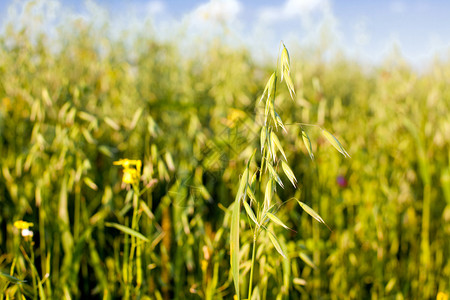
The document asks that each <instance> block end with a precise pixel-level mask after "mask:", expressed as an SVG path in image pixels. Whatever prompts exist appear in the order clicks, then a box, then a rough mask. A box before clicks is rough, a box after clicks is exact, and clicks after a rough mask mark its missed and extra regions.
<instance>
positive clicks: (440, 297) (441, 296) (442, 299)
mask: <svg viewBox="0 0 450 300" xmlns="http://www.w3.org/2000/svg"><path fill="white" fill-rule="evenodd" d="M436 300H448V294H447V293H444V292H439V293H438V294H437V296H436Z"/></svg>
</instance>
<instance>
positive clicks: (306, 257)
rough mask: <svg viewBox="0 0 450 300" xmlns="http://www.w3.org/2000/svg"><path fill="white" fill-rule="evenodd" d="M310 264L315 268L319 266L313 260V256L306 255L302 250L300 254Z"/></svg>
mask: <svg viewBox="0 0 450 300" xmlns="http://www.w3.org/2000/svg"><path fill="white" fill-rule="evenodd" d="M298 256H299V257H300V258H301V259H302V260H303V261H304V262H305V263H306V264H307V265H308V266H310V267H311V268H313V269H316V268H317V266H316V265H315V264H314V262H313V261H312V260H311V258H310V257H309V256H308V255H306V254H305V253H303V252H300V254H299V255H298Z"/></svg>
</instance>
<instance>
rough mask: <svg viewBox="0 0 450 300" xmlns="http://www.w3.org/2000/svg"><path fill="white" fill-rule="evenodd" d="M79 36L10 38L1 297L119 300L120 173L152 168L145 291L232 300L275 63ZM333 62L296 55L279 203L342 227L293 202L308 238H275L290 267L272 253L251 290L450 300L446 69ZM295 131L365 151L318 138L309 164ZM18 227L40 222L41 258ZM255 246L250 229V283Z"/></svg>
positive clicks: (2, 111) (214, 50) (4, 53)
mask: <svg viewBox="0 0 450 300" xmlns="http://www.w3.org/2000/svg"><path fill="white" fill-rule="evenodd" d="M71 26H73V27H72V30H71V31H70V33H68V32H61V34H60V35H59V36H58V37H57V38H56V39H55V38H52V39H50V38H49V37H48V36H46V35H45V34H41V35H39V36H38V37H36V36H33V37H31V35H30V34H29V32H28V30H27V29H26V28H23V29H13V27H10V28H9V29H8V30H6V31H5V32H4V34H3V35H2V36H0V168H1V172H0V206H1V210H0V227H1V230H0V271H1V272H2V276H0V288H1V289H2V290H1V291H2V292H3V293H4V295H3V296H0V298H1V299H5V297H6V299H13V298H14V296H17V295H25V296H26V297H27V298H33V297H41V298H42V295H44V296H45V297H47V298H48V299H63V298H65V299H70V298H72V299H87V298H105V299H111V298H112V299H119V298H121V297H122V296H123V293H124V288H125V281H124V278H123V276H122V268H123V266H124V263H125V262H124V260H125V259H126V257H125V255H124V251H126V249H125V248H126V245H127V243H128V238H127V237H126V235H125V234H124V233H123V232H121V231H118V230H116V229H114V228H111V227H107V226H105V224H106V223H107V222H114V223H120V224H124V225H127V222H129V218H130V215H131V213H132V212H131V210H130V208H131V206H132V205H131V192H128V191H127V190H126V189H125V190H124V189H122V184H121V170H120V168H117V167H115V166H113V162H114V161H116V160H118V159H121V158H129V159H140V160H142V161H143V178H144V181H146V182H150V181H151V180H152V179H156V180H157V181H156V182H155V181H152V182H153V185H152V187H151V189H149V190H148V191H146V192H145V193H144V194H143V195H142V201H143V202H144V203H145V206H144V208H142V209H141V210H140V211H139V214H140V215H141V219H140V228H139V231H140V232H141V233H142V234H143V235H144V236H146V237H147V238H148V239H149V240H150V242H148V243H146V246H145V247H144V249H145V250H144V252H143V253H142V266H141V267H142V272H143V278H144V282H143V283H142V285H141V286H140V287H139V291H137V292H136V294H135V296H136V297H141V298H142V299H179V298H188V299H222V298H223V299H231V298H232V295H233V293H234V287H233V283H232V279H231V275H230V266H229V264H230V259H229V238H228V237H229V227H230V226H229V223H230V211H229V209H228V207H229V205H230V204H231V203H232V202H233V199H234V196H235V194H236V192H237V188H238V182H239V174H242V171H243V169H244V168H245V160H246V159H247V158H248V157H249V156H250V154H251V153H252V151H253V149H255V148H257V147H259V131H258V130H259V129H258V128H259V126H260V124H261V117H260V116H261V114H262V112H261V107H260V106H258V104H257V100H258V99H259V97H260V96H261V94H262V91H263V90H264V85H265V82H266V81H267V79H268V77H269V76H270V73H271V71H272V70H273V69H274V68H275V62H272V61H268V62H267V63H260V62H258V63H257V62H255V61H254V60H253V59H252V51H258V50H257V49H243V48H237V47H230V46H229V45H227V44H225V43H221V42H220V40H213V41H207V42H205V44H202V46H201V50H199V51H198V52H196V53H193V54H191V55H188V56H187V55H183V49H182V47H181V45H179V44H177V43H176V42H161V41H158V40H156V39H153V38H152V37H151V36H139V37H136V38H135V39H134V40H133V41H132V44H131V45H130V44H129V43H128V42H127V43H125V42H121V40H120V39H115V40H113V39H108V38H106V37H105V36H106V35H105V34H104V32H103V31H102V30H101V29H98V28H93V27H92V26H90V25H89V24H88V23H84V22H78V23H73V24H71ZM55 40H56V41H57V42H58V47H55V44H54V43H55ZM129 40H130V38H129V37H128V38H127V41H129ZM287 46H288V48H289V45H287ZM130 49H132V50H130ZM320 51H324V49H322V50H320V49H318V50H317V53H316V54H315V55H311V54H308V53H309V52H302V51H301V50H300V49H295V48H294V49H291V64H292V67H291V72H292V73H291V76H292V78H293V80H294V85H295V88H296V92H297V95H296V101H295V102H293V101H287V100H288V98H289V93H288V91H287V90H286V89H285V88H284V87H283V88H282V89H281V94H280V96H279V97H280V98H284V99H286V100H285V101H278V102H277V103H279V106H278V107H277V110H278V111H279V112H280V114H281V115H282V119H283V120H284V121H285V123H286V124H291V125H287V130H288V132H287V133H285V134H283V137H282V138H281V139H280V140H281V141H282V143H283V147H284V149H285V152H286V154H287V156H288V157H289V160H290V166H291V167H292V168H293V171H294V173H295V174H296V176H297V178H298V179H299V188H298V189H296V190H294V189H293V188H292V187H290V186H289V185H288V184H286V187H285V189H284V190H280V191H279V199H278V201H280V202H281V201H285V200H287V199H289V198H291V197H293V196H295V197H297V198H299V199H300V200H301V201H303V202H305V203H307V204H308V205H310V206H311V207H313V208H314V209H315V210H316V211H317V212H319V213H320V215H321V216H322V218H323V219H324V220H325V221H326V222H327V224H328V225H329V226H330V228H331V231H329V230H328V229H327V228H326V227H324V226H321V225H320V224H318V223H317V222H314V221H313V220H312V219H311V218H310V217H309V216H308V215H306V214H305V213H303V212H302V211H301V210H300V209H298V208H297V209H293V208H294V207H297V206H296V205H297V204H296V203H293V202H288V203H287V204H286V205H284V206H282V208H281V210H282V211H284V212H285V213H283V214H280V215H279V217H280V218H282V221H283V222H284V223H285V224H287V225H288V226H289V227H291V228H293V229H294V230H296V231H297V232H288V231H281V230H280V232H279V233H278V232H277V236H278V237H279V239H280V243H281V244H282V247H283V248H284V249H286V251H285V252H286V253H288V255H287V256H288V259H286V260H284V259H283V258H282V257H281V256H280V255H278V253H277V252H276V251H275V249H273V247H272V245H271V244H270V242H267V243H261V245H260V249H258V251H257V261H258V265H257V269H256V274H255V275H254V276H255V279H256V282H257V287H256V288H257V289H258V292H255V293H254V295H255V297H261V298H262V299H275V298H277V299H434V298H436V295H437V293H438V292H439V291H441V292H443V293H447V295H448V293H449V290H450V282H449V281H450V279H449V278H450V259H449V258H450V243H449V241H450V118H449V115H450V89H448V86H449V83H450V82H449V79H450V64H449V63H448V62H446V63H442V62H440V63H436V64H434V65H432V66H430V68H428V69H427V70H426V71H424V72H422V73H417V72H415V71H413V70H412V69H411V68H409V67H408V65H407V64H406V63H404V62H403V60H402V59H401V57H398V56H393V57H392V58H390V59H388V60H386V62H385V64H382V65H380V66H378V67H376V68H374V69H371V70H370V71H367V70H366V69H365V68H363V67H362V66H360V65H358V64H356V63H354V62H352V61H350V60H347V59H345V58H342V57H335V58H334V59H331V60H330V59H323V58H322V57H323V56H321V55H320ZM311 56H313V57H314V59H311ZM297 122H302V123H309V124H317V125H320V126H323V127H324V128H327V129H329V130H330V131H331V132H333V133H334V134H335V135H336V136H337V137H338V138H339V139H340V141H341V142H342V143H343V144H344V146H345V147H346V149H347V151H348V152H349V154H350V155H351V156H352V158H351V159H345V158H343V157H342V156H341V155H339V153H337V152H336V151H334V149H332V146H330V145H329V144H328V143H326V142H325V140H324V139H323V137H321V136H320V132H319V131H316V129H315V128H314V127H305V128H306V129H307V131H308V134H309V135H310V137H311V139H312V144H313V149H314V153H315V157H316V159H315V161H311V160H310V158H309V155H308V153H307V151H306V149H305V148H304V146H303V141H302V138H301V131H300V127H299V126H296V125H294V123H297ZM283 180H284V181H287V178H283ZM145 207H147V208H148V209H145ZM17 220H25V221H28V222H33V223H34V226H33V227H32V228H31V229H32V230H33V232H34V236H33V242H34V244H32V245H31V247H30V248H26V247H25V246H26V244H24V241H23V238H22V237H21V236H20V233H19V232H18V230H17V229H16V228H14V226H13V224H14V222H15V221H17ZM242 220H246V218H244V217H242ZM243 223H246V224H242V226H248V224H247V223H248V222H247V221H245V222H244V221H243ZM128 225H129V224H128ZM251 240H252V236H250V235H248V236H245V235H244V236H241V241H244V242H243V245H241V255H242V257H244V259H241V261H245V260H247V262H244V263H243V265H242V266H241V272H242V274H248V271H249V268H250V263H249V262H248V259H249V256H250V253H249V252H250V247H249V242H250V241H251ZM246 241H247V242H246ZM263 250H265V251H263ZM31 252H32V253H33V260H32V262H33V264H34V265H35V271H33V269H31V268H30V263H29V260H28V259H29V258H30V257H31V256H30V255H31ZM33 272H36V273H37V274H38V275H39V278H40V282H39V295H37V294H36V293H37V292H36V289H37V287H36V285H34V284H32V282H33V280H32V278H33V276H34V275H33V274H34V273H33ZM6 274H7V275H11V276H13V277H14V278H15V279H20V280H26V282H24V283H20V282H16V281H14V280H15V279H13V278H9V277H7V276H5V275H6ZM243 277H244V278H245V277H248V276H243ZM132 284H135V283H134V282H133V283H132ZM246 286H247V284H245V283H243V284H242V288H243V289H245V287H246ZM8 297H9V298H8Z"/></svg>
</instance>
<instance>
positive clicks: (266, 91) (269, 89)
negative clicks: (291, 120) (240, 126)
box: [259, 72, 275, 103]
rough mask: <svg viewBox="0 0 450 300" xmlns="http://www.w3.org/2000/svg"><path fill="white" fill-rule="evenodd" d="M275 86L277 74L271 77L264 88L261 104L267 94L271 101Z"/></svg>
mask: <svg viewBox="0 0 450 300" xmlns="http://www.w3.org/2000/svg"><path fill="white" fill-rule="evenodd" d="M274 85H275V72H274V73H272V76H270V78H269V80H268V81H267V83H266V87H265V88H264V92H263V94H262V96H261V98H260V99H259V102H260V103H261V101H262V99H264V96H265V95H266V94H267V98H268V99H270V96H271V93H272V92H273V89H274Z"/></svg>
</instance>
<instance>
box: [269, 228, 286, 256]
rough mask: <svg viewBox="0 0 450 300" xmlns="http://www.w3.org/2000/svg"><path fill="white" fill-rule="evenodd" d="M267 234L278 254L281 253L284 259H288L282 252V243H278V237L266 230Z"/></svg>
mask: <svg viewBox="0 0 450 300" xmlns="http://www.w3.org/2000/svg"><path fill="white" fill-rule="evenodd" d="M266 232H267V233H268V234H269V238H270V241H271V242H272V244H273V246H274V247H275V249H277V251H278V253H280V254H281V256H283V257H284V258H286V255H284V252H283V250H281V246H280V243H279V242H278V239H277V237H276V236H275V234H273V233H272V232H270V231H269V230H266Z"/></svg>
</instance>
